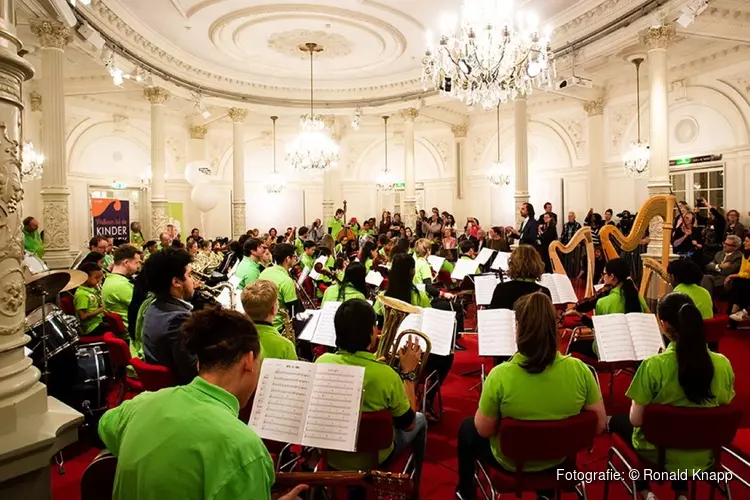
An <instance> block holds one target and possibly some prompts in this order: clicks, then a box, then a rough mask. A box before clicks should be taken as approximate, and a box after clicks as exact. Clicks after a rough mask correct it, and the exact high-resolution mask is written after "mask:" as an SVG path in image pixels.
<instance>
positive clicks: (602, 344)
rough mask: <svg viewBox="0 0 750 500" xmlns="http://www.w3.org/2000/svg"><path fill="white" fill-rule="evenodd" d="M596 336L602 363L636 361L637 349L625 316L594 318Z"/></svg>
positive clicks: (611, 315)
mask: <svg viewBox="0 0 750 500" xmlns="http://www.w3.org/2000/svg"><path fill="white" fill-rule="evenodd" d="M592 321H593V322H594V335H595V336H596V344H597V348H598V350H599V359H600V360H601V361H607V362H614V361H634V360H635V359H636V355H635V348H634V347H633V341H632V339H631V337H630V329H629V327H628V322H627V320H626V319H625V315H624V314H604V315H602V316H596V315H595V316H593V317H592Z"/></svg>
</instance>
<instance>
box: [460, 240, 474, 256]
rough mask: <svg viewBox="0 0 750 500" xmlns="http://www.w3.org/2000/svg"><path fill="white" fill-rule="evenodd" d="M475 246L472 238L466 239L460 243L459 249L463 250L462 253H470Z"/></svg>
mask: <svg viewBox="0 0 750 500" xmlns="http://www.w3.org/2000/svg"><path fill="white" fill-rule="evenodd" d="M475 248H476V247H475V246H474V241H472V240H471V239H465V240H464V241H462V242H461V243H459V244H458V249H459V250H461V255H463V254H466V253H469V251H470V250H474V249H475Z"/></svg>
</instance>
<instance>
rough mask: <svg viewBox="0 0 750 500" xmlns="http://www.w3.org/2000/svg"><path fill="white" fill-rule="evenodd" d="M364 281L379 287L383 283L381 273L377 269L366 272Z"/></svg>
mask: <svg viewBox="0 0 750 500" xmlns="http://www.w3.org/2000/svg"><path fill="white" fill-rule="evenodd" d="M365 283H367V284H368V285H372V286H376V287H379V286H380V285H381V284H382V283H383V275H382V274H380V273H379V272H377V271H370V272H369V273H367V276H365Z"/></svg>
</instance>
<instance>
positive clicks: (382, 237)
mask: <svg viewBox="0 0 750 500" xmlns="http://www.w3.org/2000/svg"><path fill="white" fill-rule="evenodd" d="M388 240H389V238H388V235H387V234H385V233H383V234H379V235H378V245H385V244H386V243H388Z"/></svg>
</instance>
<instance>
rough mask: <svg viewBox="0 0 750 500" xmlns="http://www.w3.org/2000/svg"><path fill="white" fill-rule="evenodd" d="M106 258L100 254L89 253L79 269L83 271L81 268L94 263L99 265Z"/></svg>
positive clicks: (79, 265)
mask: <svg viewBox="0 0 750 500" xmlns="http://www.w3.org/2000/svg"><path fill="white" fill-rule="evenodd" d="M103 258H104V255H102V254H100V253H99V252H89V253H87V254H86V257H84V258H83V260H82V261H81V263H80V264H78V269H81V266H82V265H84V264H88V263H94V264H97V265H98V262H99V261H100V260H102V259H103ZM81 270H82V269H81Z"/></svg>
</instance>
